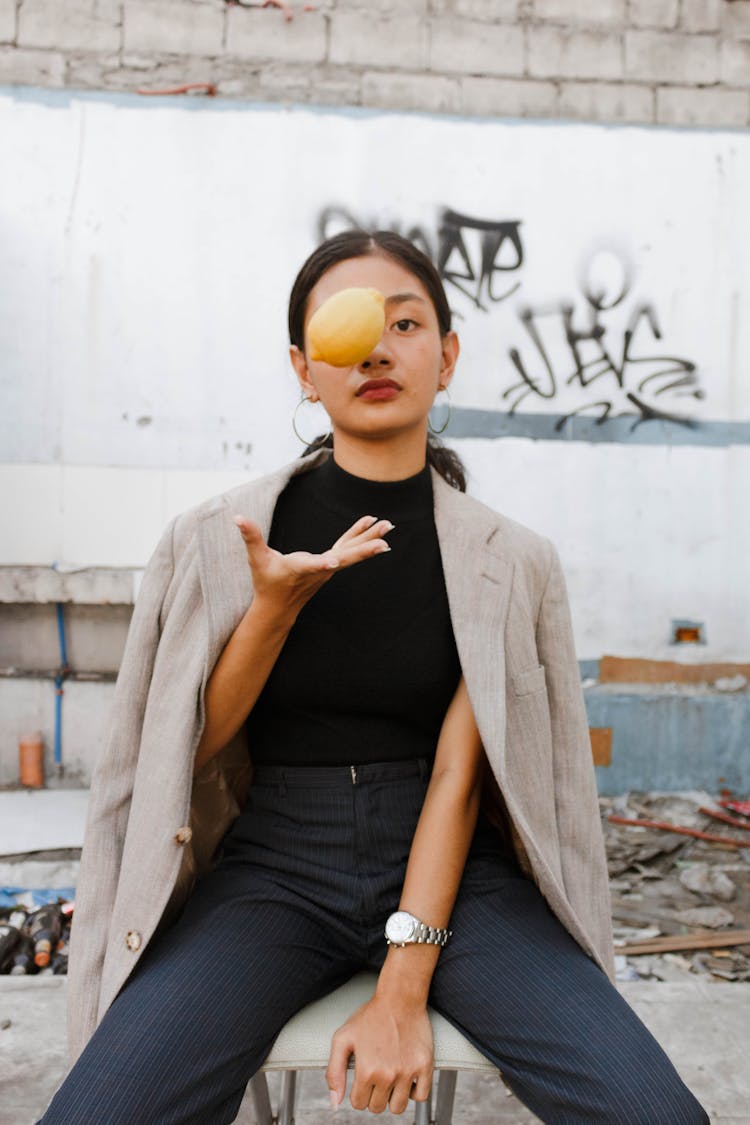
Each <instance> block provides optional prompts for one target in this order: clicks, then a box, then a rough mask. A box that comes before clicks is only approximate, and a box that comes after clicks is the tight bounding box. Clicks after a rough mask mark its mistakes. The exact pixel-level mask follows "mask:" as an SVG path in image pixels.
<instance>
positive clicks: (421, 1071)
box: [326, 995, 434, 1113]
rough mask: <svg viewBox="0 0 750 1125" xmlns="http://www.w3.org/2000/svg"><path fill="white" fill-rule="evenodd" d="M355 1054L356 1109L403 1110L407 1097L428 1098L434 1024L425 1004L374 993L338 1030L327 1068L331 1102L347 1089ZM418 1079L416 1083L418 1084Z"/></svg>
mask: <svg viewBox="0 0 750 1125" xmlns="http://www.w3.org/2000/svg"><path fill="white" fill-rule="evenodd" d="M351 1054H353V1055H354V1083H353V1085H352V1092H351V1094H350V1097H349V1100H350V1101H351V1103H352V1106H353V1107H354V1109H369V1110H370V1112H371V1113H382V1112H383V1111H384V1110H386V1109H388V1110H390V1112H391V1113H403V1112H404V1110H405V1109H406V1107H407V1105H408V1102H409V1098H413V1100H414V1101H417V1102H422V1101H426V1100H427V1098H428V1096H429V1093H430V1086H431V1085H432V1069H433V1058H434V1055H433V1042H432V1027H431V1025H430V1019H429V1016H428V1015H427V1008H426V1007H425V1005H424V1004H417V1005H415V1004H410V1003H408V1002H407V1003H404V1004H400V1003H398V1002H395V1001H394V1000H392V999H391V998H388V999H386V998H384V997H381V996H377V995H376V996H373V997H372V999H371V1000H368V1001H367V1003H366V1004H363V1005H362V1006H361V1007H360V1008H358V1009H357V1011H356V1012H354V1014H353V1015H351V1016H350V1017H349V1019H348V1020H347V1021H346V1023H344V1024H342V1025H341V1027H340V1028H338V1030H337V1031H336V1032H335V1033H334V1036H333V1039H332V1041H331V1054H330V1057H329V1060H328V1069H327V1070H326V1083H327V1085H328V1089H329V1090H330V1091H331V1104H332V1105H335V1106H337V1107H338V1106H339V1105H340V1104H341V1102H343V1100H344V1095H345V1094H346V1067H347V1063H348V1062H349V1056H350V1055H351ZM415 1083H416V1085H415Z"/></svg>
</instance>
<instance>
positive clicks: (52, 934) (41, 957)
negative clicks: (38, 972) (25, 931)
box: [29, 904, 62, 969]
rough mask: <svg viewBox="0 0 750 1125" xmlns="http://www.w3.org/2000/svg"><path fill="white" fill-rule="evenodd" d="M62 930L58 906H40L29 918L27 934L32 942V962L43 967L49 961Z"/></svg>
mask: <svg viewBox="0 0 750 1125" xmlns="http://www.w3.org/2000/svg"><path fill="white" fill-rule="evenodd" d="M61 930H62V915H61V914H60V907H59V906H56V905H54V904H50V905H49V906H40V907H39V909H38V910H36V911H34V913H33V914H32V915H31V917H30V918H29V935H30V937H31V938H32V940H33V942H34V964H35V965H37V966H38V967H39V968H40V969H44V968H45V967H46V966H47V965H49V963H50V958H51V956H52V951H53V950H54V949H55V948H56V947H57V943H58V941H59V940H60V932H61Z"/></svg>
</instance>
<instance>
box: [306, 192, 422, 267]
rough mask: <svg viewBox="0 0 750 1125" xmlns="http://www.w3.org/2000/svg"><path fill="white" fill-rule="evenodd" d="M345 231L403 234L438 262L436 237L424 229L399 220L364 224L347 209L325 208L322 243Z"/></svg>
mask: <svg viewBox="0 0 750 1125" xmlns="http://www.w3.org/2000/svg"><path fill="white" fill-rule="evenodd" d="M345 230H390V231H393V233H394V234H401V235H403V237H404V238H408V239H409V241H410V242H413V243H414V245H415V246H417V247H418V248H419V249H420V250H421V251H422V252H423V253H424V254H426V255H427V257H428V258H430V259H431V261H433V262H434V261H435V260H436V252H435V246H436V239H435V236H434V235H430V234H429V233H428V232H427V231H426V230H425V229H424V227H421V226H406V227H404V225H403V224H402V223H400V222H399V221H398V220H397V219H395V220H390V221H386V222H382V221H380V220H378V219H374V218H373V219H371V220H370V221H369V222H364V223H363V222H361V221H360V220H359V219H358V218H357V216H356V215H354V214H353V213H352V212H351V211H349V210H348V208H346V207H340V206H336V205H333V206H331V207H324V208H323V210H322V211H321V212H320V215H319V216H318V238H319V239H320V240H321V241H322V240H323V239H324V238H331V237H332V235H334V234H340V233H341V231H345Z"/></svg>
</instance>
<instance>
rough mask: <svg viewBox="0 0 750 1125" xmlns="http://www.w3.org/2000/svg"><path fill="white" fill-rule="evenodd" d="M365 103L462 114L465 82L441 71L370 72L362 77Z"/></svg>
mask: <svg viewBox="0 0 750 1125" xmlns="http://www.w3.org/2000/svg"><path fill="white" fill-rule="evenodd" d="M362 105H365V106H374V107H376V108H382V109H412V110H414V109H416V110H422V111H425V112H427V113H460V111H461V85H460V82H459V80H458V79H457V78H445V77H443V76H442V75H437V74H389V73H387V72H386V73H383V72H382V71H369V72H366V73H365V74H363V76H362Z"/></svg>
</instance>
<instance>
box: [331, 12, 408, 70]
mask: <svg viewBox="0 0 750 1125" xmlns="http://www.w3.org/2000/svg"><path fill="white" fill-rule="evenodd" d="M328 57H329V60H330V61H331V62H332V63H337V64H339V65H342V66H366V67H376V66H383V67H397V68H399V69H402V70H421V69H422V68H423V67H426V66H427V24H426V23H425V21H424V20H421V19H414V18H409V17H403V18H399V19H395V18H394V19H385V18H383V19H380V18H377V19H373V17H372V16H371V15H367V14H365V13H362V12H345V11H341V12H338V11H337V12H335V13H334V14H333V17H332V19H331V41H330V48H329V56H328Z"/></svg>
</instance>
